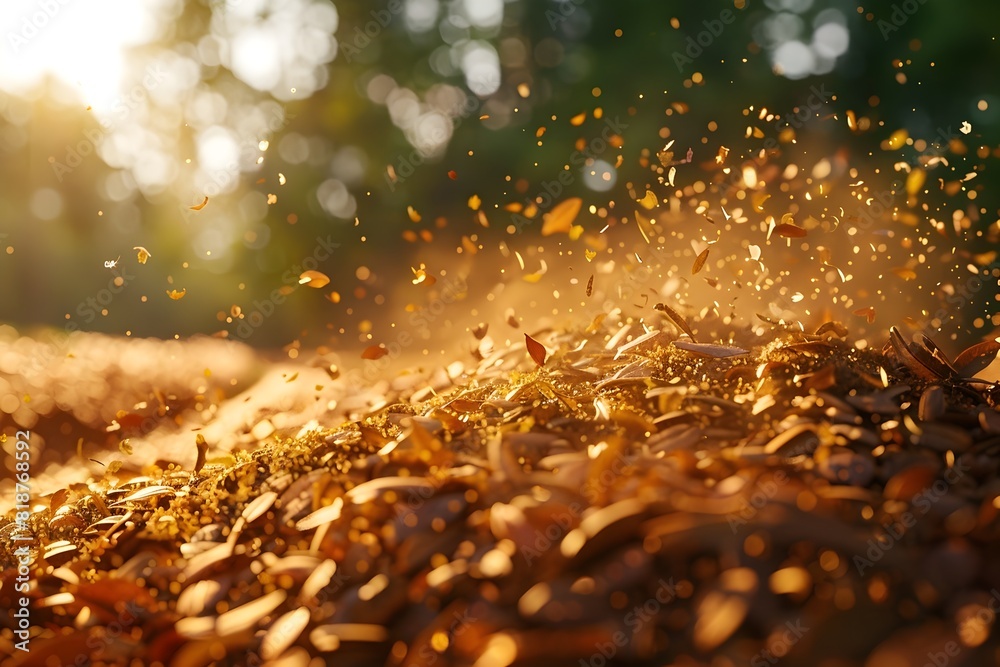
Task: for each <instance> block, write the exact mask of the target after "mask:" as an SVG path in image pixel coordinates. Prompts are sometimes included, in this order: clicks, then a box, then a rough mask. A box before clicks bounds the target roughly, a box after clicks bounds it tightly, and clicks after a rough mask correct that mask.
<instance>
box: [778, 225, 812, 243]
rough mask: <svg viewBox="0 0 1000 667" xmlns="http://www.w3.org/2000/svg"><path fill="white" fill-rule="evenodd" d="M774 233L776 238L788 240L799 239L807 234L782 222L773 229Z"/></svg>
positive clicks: (794, 226) (799, 228)
mask: <svg viewBox="0 0 1000 667" xmlns="http://www.w3.org/2000/svg"><path fill="white" fill-rule="evenodd" d="M774 231H775V232H777V234H778V236H784V237H785V238H789V239H800V238H802V237H803V236H805V235H806V234H807V233H808V232H807V231H806V230H804V229H802V228H801V227H798V226H796V225H792V224H789V223H787V222H783V223H781V224H780V225H778V226H777V227H775V228H774Z"/></svg>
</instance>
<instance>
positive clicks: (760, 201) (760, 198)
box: [750, 192, 771, 213]
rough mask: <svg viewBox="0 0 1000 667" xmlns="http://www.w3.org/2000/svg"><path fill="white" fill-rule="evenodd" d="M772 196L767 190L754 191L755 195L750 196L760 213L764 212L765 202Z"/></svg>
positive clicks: (754, 207) (755, 208) (754, 206)
mask: <svg viewBox="0 0 1000 667" xmlns="http://www.w3.org/2000/svg"><path fill="white" fill-rule="evenodd" d="M770 198H771V195H769V194H767V193H765V192H755V193H753V196H752V197H751V198H750V201H751V203H752V204H753V210H755V211H757V212H758V213H763V212H764V202H766V201H767V200H768V199H770Z"/></svg>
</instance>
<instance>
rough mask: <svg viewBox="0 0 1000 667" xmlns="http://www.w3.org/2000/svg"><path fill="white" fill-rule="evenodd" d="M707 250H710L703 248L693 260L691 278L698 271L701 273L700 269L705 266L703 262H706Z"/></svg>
mask: <svg viewBox="0 0 1000 667" xmlns="http://www.w3.org/2000/svg"><path fill="white" fill-rule="evenodd" d="M709 250H711V248H705V249H704V250H702V251H701V253H699V254H698V256H697V257H696V258H695V260H694V266H692V267H691V275H692V276H693V275H695V274H697V273H698V272H699V271H701V267H703V266H705V262H706V261H708V251H709Z"/></svg>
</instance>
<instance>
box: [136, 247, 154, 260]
mask: <svg viewBox="0 0 1000 667" xmlns="http://www.w3.org/2000/svg"><path fill="white" fill-rule="evenodd" d="M132 250H137V251H138V257H137V258H136V259H138V260H139V263H140V264H145V263H146V260H147V259H149V258H150V257H152V255H151V254H150V253H149V251H148V250H146V249H145V248H143V247H142V246H141V245H137V246H135V247H134V248H132Z"/></svg>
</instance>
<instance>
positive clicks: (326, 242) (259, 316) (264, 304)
mask: <svg viewBox="0 0 1000 667" xmlns="http://www.w3.org/2000/svg"><path fill="white" fill-rule="evenodd" d="M339 247H340V244H339V243H334V242H333V240H332V239H331V238H330V236H329V235H327V236H326V238H323V237H321V236H317V237H316V246H315V247H314V248H313V251H312V254H310V255H308V256H306V257H304V258H302V260H300V261H299V262H298V263H296V264H292V265H291V266H290V267H288V268H287V269H286V270H285V272H284V273H282V274H281V284H282V287H288V286H291V285H297V284H298V283H299V276H301V275H302V272H303V271H314V270H316V269H318V268H319V266H320V264H321V263H322V262H325V261H327V260H329V259H330V258H331V257H332V256H333V251H334V250H336V249H337V248H339ZM287 298H288V296H287V295H286V294H284V293H283V292H282V288H281V287H279V288H275V289H273V290H271V292H270V294H268V295H267V296H266V297H265V298H263V299H254V302H253V309H252V310H249V312H246V313H243V317H241V318H240V320H239V324H237V325H236V331H235V333H236V335H235V337H234V338H235V339H236V340H241V341H243V342H246V341H247V340H249V339H250V337H251V336H253V335H254V334H255V333H256V332H257V330H258V329H260V327H262V326H263V325H264V322H266V321H267V320H268V319H270V318H271V316H272V315H274V313H275V312H277V310H278V308H279V307H280V306H281V305H282V304H284V303H285V301H286V300H287Z"/></svg>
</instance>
